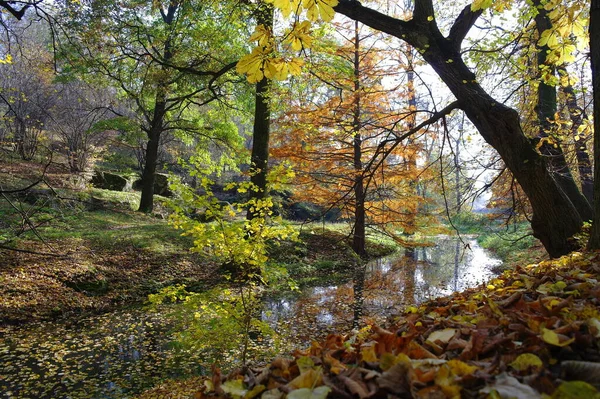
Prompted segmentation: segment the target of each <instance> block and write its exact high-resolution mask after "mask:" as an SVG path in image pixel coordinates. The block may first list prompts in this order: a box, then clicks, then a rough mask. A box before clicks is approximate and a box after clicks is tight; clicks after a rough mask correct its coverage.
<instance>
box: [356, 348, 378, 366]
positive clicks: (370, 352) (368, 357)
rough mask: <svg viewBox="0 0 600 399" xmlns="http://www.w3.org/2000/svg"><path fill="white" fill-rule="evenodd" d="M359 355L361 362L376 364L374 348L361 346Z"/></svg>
mask: <svg viewBox="0 0 600 399" xmlns="http://www.w3.org/2000/svg"><path fill="white" fill-rule="evenodd" d="M360 354H361V355H362V360H363V361H365V362H371V363H372V362H377V361H378V360H379V359H377V355H376V354H375V346H374V345H369V346H363V347H362V348H361V350H360Z"/></svg>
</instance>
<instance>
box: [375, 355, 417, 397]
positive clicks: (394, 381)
mask: <svg viewBox="0 0 600 399" xmlns="http://www.w3.org/2000/svg"><path fill="white" fill-rule="evenodd" d="M411 371H412V367H411V366H410V363H407V362H400V363H396V364H395V365H394V366H393V367H392V368H391V369H389V370H388V371H386V372H385V373H383V374H382V375H381V377H379V378H378V379H377V383H378V384H379V387H380V388H382V389H385V390H387V391H389V392H392V393H395V394H397V395H406V394H408V393H410V384H409V373H411Z"/></svg>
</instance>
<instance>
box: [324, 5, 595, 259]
mask: <svg viewBox="0 0 600 399" xmlns="http://www.w3.org/2000/svg"><path fill="white" fill-rule="evenodd" d="M480 3H481V2H478V3H476V4H474V5H473V6H471V5H469V6H467V7H465V8H464V9H463V10H462V11H461V13H460V14H459V16H458V17H457V18H456V19H455V21H454V23H453V24H452V26H451V28H450V30H449V33H448V35H447V36H444V35H443V34H442V33H441V31H440V29H439V27H438V24H437V23H436V19H435V15H436V12H435V11H434V7H433V2H432V0H422V1H419V2H417V3H416V4H415V8H414V11H413V15H412V19H410V20H400V19H396V18H393V17H390V16H388V15H385V14H382V13H380V12H378V11H376V10H374V9H371V8H368V7H365V6H363V5H362V4H360V3H359V2H358V1H354V0H341V1H340V2H339V4H338V5H337V6H336V7H335V10H336V11H337V12H340V13H342V14H344V15H346V16H348V17H350V18H352V19H355V20H358V21H361V22H362V23H364V24H366V25H368V26H371V27H372V28H374V29H378V30H381V31H382V32H385V33H388V34H390V35H392V36H395V37H397V38H399V39H401V40H404V41H406V42H407V43H409V44H410V45H412V46H414V47H415V48H417V49H418V51H419V52H420V54H421V56H422V57H423V59H424V60H425V61H426V62H427V63H428V64H429V65H430V66H431V67H432V68H433V69H434V70H435V72H436V73H437V74H438V76H439V77H440V78H441V79H442V81H443V82H444V83H445V84H446V85H447V87H448V88H449V89H450V91H451V92H452V93H453V94H454V96H455V97H456V99H457V100H458V106H459V107H460V108H461V109H462V110H463V111H464V112H465V114H466V115H467V117H468V118H469V120H470V121H471V122H472V123H473V124H474V125H475V127H476V128H477V129H478V131H479V133H480V134H481V135H482V137H483V138H484V139H485V140H486V142H488V143H489V144H490V145H491V146H492V147H493V148H494V149H496V151H498V153H499V154H500V156H501V157H502V159H503V161H504V162H505V164H506V165H507V167H508V168H509V169H510V171H511V172H512V173H513V175H514V176H515V178H516V179H517V181H518V182H519V184H520V185H521V187H522V188H523V190H524V191H525V193H526V194H527V197H528V198H529V201H530V202H531V206H532V208H533V218H532V228H533V231H534V235H535V236H536V237H537V238H539V239H540V241H541V242H542V243H543V245H544V247H545V248H546V250H547V251H548V253H549V254H550V255H551V256H560V255H562V254H565V253H567V252H569V251H570V250H571V249H572V247H571V245H570V243H569V241H568V239H569V237H571V236H572V235H573V234H575V233H577V232H578V231H580V229H581V226H582V223H583V220H582V217H581V215H580V214H579V212H578V210H577V209H576V208H575V206H574V205H573V202H572V201H571V199H570V198H569V197H568V194H567V193H565V192H564V191H563V190H562V189H561V188H560V186H559V184H558V183H557V181H556V179H555V178H554V177H553V174H552V172H551V171H550V170H549V168H548V161H547V159H546V158H545V157H543V156H542V155H541V154H540V153H538V152H537V151H536V149H535V147H534V145H533V144H532V143H531V142H530V140H529V139H528V138H527V137H526V136H525V135H524V133H523V130H522V128H521V124H520V121H519V114H518V112H517V111H516V110H514V109H512V108H510V107H508V106H506V105H503V104H502V102H501V101H498V100H496V99H495V98H493V97H492V96H490V95H489V94H488V93H487V92H486V90H485V89H484V88H483V87H482V86H481V85H480V84H479V83H478V81H477V77H476V75H475V74H474V73H473V72H472V71H471V70H470V68H469V67H468V66H467V65H466V64H465V62H464V59H463V55H462V54H461V44H462V42H463V40H464V39H465V37H466V35H467V34H468V33H469V30H470V29H471V28H472V27H473V26H474V24H475V22H476V21H477V19H478V18H479V16H480V15H481V14H482V13H483V9H482V8H481V4H480ZM478 4H479V5H478Z"/></svg>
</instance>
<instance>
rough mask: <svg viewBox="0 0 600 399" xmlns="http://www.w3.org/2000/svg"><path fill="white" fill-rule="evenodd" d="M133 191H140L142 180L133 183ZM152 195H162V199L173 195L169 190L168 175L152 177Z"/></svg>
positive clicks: (161, 174)
mask: <svg viewBox="0 0 600 399" xmlns="http://www.w3.org/2000/svg"><path fill="white" fill-rule="evenodd" d="M133 189H134V190H138V191H140V190H141V189H142V179H138V180H136V181H135V182H134V183H133ZM154 194H158V195H162V196H163V197H171V196H172V195H173V193H172V192H171V190H169V175H167V174H165V173H157V174H156V175H155V177H154Z"/></svg>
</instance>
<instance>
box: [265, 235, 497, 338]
mask: <svg viewBox="0 0 600 399" xmlns="http://www.w3.org/2000/svg"><path fill="white" fill-rule="evenodd" d="M465 244H468V246H466V245H465ZM465 244H463V243H462V242H461V241H460V240H458V239H456V238H452V237H440V238H439V240H438V241H437V245H436V246H434V247H424V248H415V249H413V250H412V251H402V252H401V254H396V255H395V256H394V255H392V256H390V257H386V258H382V259H378V260H376V261H373V262H370V263H367V264H366V265H364V266H363V267H355V268H354V273H353V281H352V282H349V283H347V284H342V285H338V286H324V287H308V288H305V289H304V290H303V291H302V293H301V294H299V295H296V296H293V297H292V296H290V297H285V298H278V299H269V300H267V301H266V303H265V312H264V313H263V318H264V319H266V320H269V321H270V322H271V323H272V324H273V326H275V327H276V328H277V329H278V330H279V331H284V330H285V333H286V334H287V335H288V336H289V337H290V339H292V340H294V342H296V343H298V342H306V343H309V342H310V341H311V340H314V339H318V338H319V337H324V336H326V335H327V334H328V333H329V332H333V331H335V332H336V333H343V332H347V331H349V330H351V329H353V328H359V327H361V326H363V325H364V324H365V323H367V322H371V321H372V322H379V323H380V322H383V321H384V320H385V319H386V318H387V317H388V316H390V315H393V314H397V313H399V312H401V311H402V310H403V309H405V308H406V307H407V306H409V305H413V304H418V303H421V302H423V301H426V300H428V299H432V298H435V297H439V296H444V295H449V294H451V293H452V292H454V291H461V290H464V289H466V288H470V287H474V286H477V285H479V284H480V283H484V282H485V281H487V280H489V279H490V278H492V277H493V276H494V273H493V271H492V268H493V267H494V266H497V265H499V264H500V263H501V261H499V260H497V259H494V258H492V257H491V256H490V255H489V254H488V253H487V252H486V251H485V250H483V249H482V248H481V247H479V246H478V245H477V242H476V241H475V240H473V239H468V240H465Z"/></svg>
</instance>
